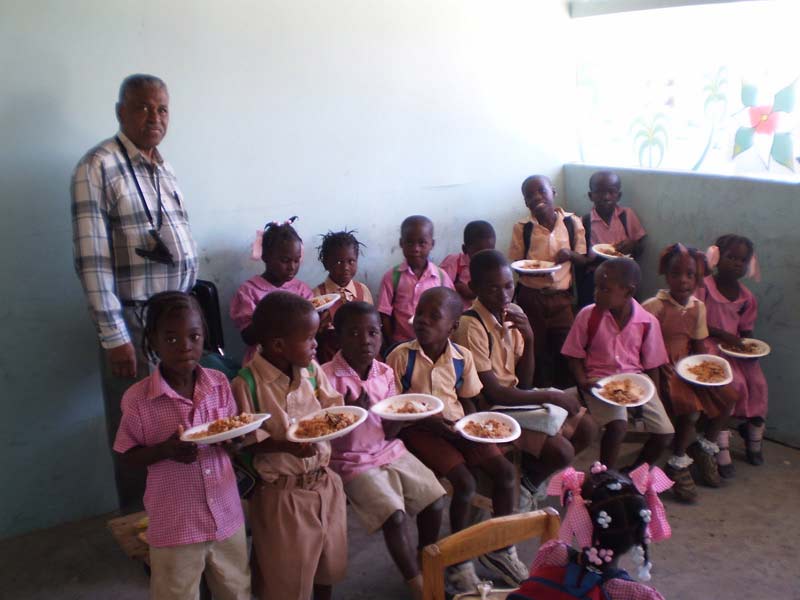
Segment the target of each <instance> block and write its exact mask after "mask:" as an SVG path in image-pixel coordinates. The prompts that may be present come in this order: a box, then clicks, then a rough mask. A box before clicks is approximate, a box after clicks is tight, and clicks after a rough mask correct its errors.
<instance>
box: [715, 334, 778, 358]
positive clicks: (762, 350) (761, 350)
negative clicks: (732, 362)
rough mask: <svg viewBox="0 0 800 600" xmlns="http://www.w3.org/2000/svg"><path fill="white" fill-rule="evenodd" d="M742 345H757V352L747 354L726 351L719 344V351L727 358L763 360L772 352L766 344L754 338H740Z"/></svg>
mask: <svg viewBox="0 0 800 600" xmlns="http://www.w3.org/2000/svg"><path fill="white" fill-rule="evenodd" d="M742 343H743V344H748V343H749V344H758V345H759V351H758V352H756V353H755V354H747V353H746V352H737V351H735V350H728V349H727V348H725V347H723V346H722V344H719V349H720V351H721V352H722V353H723V354H727V355H728V356H733V357H734V358H763V357H764V356H767V355H768V354H769V353H770V352H772V348H770V347H769V344H768V343H767V342H762V341H761V340H757V339H755V338H742Z"/></svg>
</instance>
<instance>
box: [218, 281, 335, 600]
mask: <svg viewBox="0 0 800 600" xmlns="http://www.w3.org/2000/svg"><path fill="white" fill-rule="evenodd" d="M318 328H319V316H318V315H317V311H316V310H314V306H313V305H312V304H311V303H310V302H309V301H308V300H305V299H303V298H301V297H300V296H297V295H294V294H291V293H289V292H280V291H278V292H275V293H272V294H270V295H268V296H266V297H265V298H263V299H262V300H261V301H260V302H259V303H258V306H257V307H256V311H255V313H254V314H253V324H252V330H251V331H252V334H253V336H254V338H253V339H254V340H255V341H256V342H257V343H258V344H259V345H260V350H259V353H258V354H256V356H255V357H254V358H253V360H252V361H250V363H248V365H247V366H246V367H245V368H243V369H242V371H240V374H239V376H238V377H236V378H235V379H234V380H233V393H234V396H235V398H236V402H237V404H238V405H239V410H241V411H245V412H266V413H270V414H271V415H272V417H271V418H270V419H269V420H267V421H266V422H265V423H264V425H263V426H262V429H263V430H265V431H266V432H267V433H268V434H269V437H266V436H265V435H264V431H262V429H259V430H257V431H256V432H255V434H256V435H255V436H254V438H255V439H251V440H250V441H251V442H255V443H250V444H249V445H248V446H247V448H248V449H249V450H250V451H251V452H253V453H254V455H255V458H254V459H253V467H254V468H255V470H256V471H257V473H258V475H259V477H260V481H259V483H258V485H257V486H256V490H255V492H254V494H253V496H252V497H251V498H250V511H249V517H250V527H251V529H252V532H253V555H252V559H251V566H252V570H253V591H254V593H255V594H256V595H257V596H258V598H261V599H262V600H266V599H272V598H286V599H287V600H288V599H290V598H291V599H292V600H306V599H307V598H310V597H311V594H312V591H313V594H314V600H327V599H329V598H331V595H332V590H333V584H334V583H336V582H338V581H341V580H342V579H344V576H345V572H346V570H347V522H346V519H347V515H346V511H345V496H344V491H343V490H342V480H341V479H340V478H339V476H338V475H337V474H336V473H334V472H333V471H332V470H330V469H329V468H328V463H329V461H330V455H331V446H330V442H319V443H314V444H311V443H294V442H290V441H289V440H287V439H286V431H287V429H289V425H290V424H291V422H292V421H293V420H294V419H300V418H302V417H304V416H306V415H308V414H310V413H313V412H315V411H317V410H319V409H320V408H327V407H329V406H336V405H341V404H342V396H341V394H339V393H338V392H337V391H336V390H335V389H333V387H331V384H330V383H329V382H328V378H327V377H326V375H325V373H324V372H322V370H321V369H320V368H319V365H318V364H317V362H316V361H315V360H314V351H315V350H316V348H317V341H316V337H315V336H316V334H317V329H318ZM265 437H266V439H264V438H265Z"/></svg>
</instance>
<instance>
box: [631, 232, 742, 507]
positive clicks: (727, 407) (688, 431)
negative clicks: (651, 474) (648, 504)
mask: <svg viewBox="0 0 800 600" xmlns="http://www.w3.org/2000/svg"><path fill="white" fill-rule="evenodd" d="M705 268H706V257H705V255H704V254H703V253H702V252H700V251H699V250H697V249H695V248H687V247H686V246H684V245H683V244H672V245H671V246H667V248H665V249H664V250H663V251H662V252H661V258H660V259H659V264H658V272H659V274H661V275H664V277H665V278H666V280H667V286H668V289H665V290H659V292H658V293H657V294H656V296H655V298H650V299H649V300H647V301H645V302H644V303H643V304H642V308H644V309H645V310H646V311H648V312H649V313H651V314H652V315H653V316H655V317H656V318H657V319H658V322H659V323H660V325H661V333H662V335H663V336H664V344H665V345H666V347H667V354H668V355H669V362H668V363H667V364H665V365H662V366H661V368H660V383H661V389H660V390H659V391H660V392H661V398H662V399H663V400H664V404H665V406H666V408H667V411H668V412H669V414H670V416H671V417H672V419H673V423H674V425H675V439H674V442H673V455H672V458H670V459H669V462H668V463H667V466H666V473H667V475H668V476H669V478H670V479H672V481H674V482H675V485H674V486H673V487H672V493H673V494H674V495H675V497H676V498H677V499H678V500H681V501H683V502H694V501H695V500H696V499H697V488H696V486H695V482H694V479H693V477H692V474H691V472H690V470H689V467H690V466H691V464H692V463H696V466H697V470H698V473H699V477H700V483H703V484H704V485H707V486H710V487H719V485H720V473H719V471H718V468H717V457H716V455H717V454H718V453H719V447H718V446H717V443H716V442H717V438H718V437H719V433H720V431H721V430H722V428H723V427H724V426H725V423H726V421H727V420H728V417H729V416H730V414H731V411H732V410H733V405H734V404H735V402H736V394H735V392H734V390H733V388H732V386H729V385H728V386H722V387H708V386H699V385H692V384H691V383H688V382H686V381H685V380H684V379H682V378H681V377H680V376H678V374H677V372H676V371H675V365H676V364H677V363H678V361H680V360H681V359H682V358H685V357H686V356H689V355H690V354H704V353H706V351H707V348H706V345H707V339H708V326H707V324H706V307H705V304H703V302H702V301H700V300H698V299H697V297H695V296H694V292H695V290H696V289H697V286H698V284H699V283H700V282H701V281H702V279H703V276H704V275H705ZM701 413H702V414H704V415H705V416H706V421H705V423H704V425H703V430H702V433H700V434H699V435H698V434H697V422H698V419H699V417H700V414H701ZM687 452H688V455H687Z"/></svg>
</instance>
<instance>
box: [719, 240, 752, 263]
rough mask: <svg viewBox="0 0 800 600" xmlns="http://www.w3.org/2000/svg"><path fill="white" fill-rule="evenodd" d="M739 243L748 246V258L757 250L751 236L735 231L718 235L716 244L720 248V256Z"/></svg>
mask: <svg viewBox="0 0 800 600" xmlns="http://www.w3.org/2000/svg"><path fill="white" fill-rule="evenodd" d="M739 244H743V245H744V247H745V248H747V260H750V259H751V258H752V257H753V253H754V252H755V246H754V245H753V242H752V241H751V240H750V238H747V237H745V236H743V235H736V234H735V233H728V234H726V235H723V236H721V237H718V238H717V241H716V246H717V248H719V254H720V256H722V255H723V254H725V252H727V251H728V250H729V249H730V248H733V247H735V246H738V245H739Z"/></svg>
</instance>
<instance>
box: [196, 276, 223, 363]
mask: <svg viewBox="0 0 800 600" xmlns="http://www.w3.org/2000/svg"><path fill="white" fill-rule="evenodd" d="M192 295H194V297H195V298H197V303H198V304H199V305H200V309H201V310H202V311H203V316H204V317H205V319H206V325H207V326H208V336H206V340H205V344H204V346H205V349H206V350H208V351H209V352H216V353H217V354H219V355H221V356H224V354H225V353H224V351H223V348H225V338H224V337H223V335H222V314H221V311H220V305H219V294H218V293H217V286H216V285H214V282H213V281H206V280H203V279H198V280H197V281H196V282H195V284H194V287H193V288H192Z"/></svg>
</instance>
